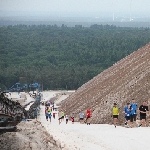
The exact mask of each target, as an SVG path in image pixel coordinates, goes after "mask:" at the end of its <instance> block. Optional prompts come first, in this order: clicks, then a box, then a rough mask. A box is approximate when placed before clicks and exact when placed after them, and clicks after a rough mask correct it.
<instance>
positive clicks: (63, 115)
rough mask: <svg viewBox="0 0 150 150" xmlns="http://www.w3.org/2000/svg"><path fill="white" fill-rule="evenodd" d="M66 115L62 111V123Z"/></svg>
mask: <svg viewBox="0 0 150 150" xmlns="http://www.w3.org/2000/svg"><path fill="white" fill-rule="evenodd" d="M64 117H65V113H64V112H63V111H62V118H61V119H62V121H64Z"/></svg>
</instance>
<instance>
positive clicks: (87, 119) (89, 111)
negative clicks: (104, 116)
mask: <svg viewBox="0 0 150 150" xmlns="http://www.w3.org/2000/svg"><path fill="white" fill-rule="evenodd" d="M91 116H92V112H91V110H90V108H88V109H87V110H86V120H85V123H87V125H90V123H91Z"/></svg>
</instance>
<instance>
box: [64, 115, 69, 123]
mask: <svg viewBox="0 0 150 150" xmlns="http://www.w3.org/2000/svg"><path fill="white" fill-rule="evenodd" d="M65 118H66V124H67V123H68V119H69V117H68V115H66V116H65Z"/></svg>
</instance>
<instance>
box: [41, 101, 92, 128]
mask: <svg viewBox="0 0 150 150" xmlns="http://www.w3.org/2000/svg"><path fill="white" fill-rule="evenodd" d="M43 105H45V116H46V120H47V121H48V120H49V122H51V118H53V119H55V116H56V114H57V116H58V122H59V124H61V122H62V121H64V120H65V122H66V124H67V123H68V121H69V120H70V121H71V122H72V124H74V121H75V115H74V113H72V115H70V116H68V115H67V114H66V115H65V113H64V112H63V111H62V110H58V111H57V110H55V107H54V103H51V102H50V101H47V102H46V103H45V104H43ZM91 116H92V112H91V110H90V109H87V110H86V112H85V113H84V112H80V113H79V117H78V118H79V122H80V123H81V124H84V123H86V124H87V125H90V122H91Z"/></svg>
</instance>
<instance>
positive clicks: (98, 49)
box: [0, 25, 150, 90]
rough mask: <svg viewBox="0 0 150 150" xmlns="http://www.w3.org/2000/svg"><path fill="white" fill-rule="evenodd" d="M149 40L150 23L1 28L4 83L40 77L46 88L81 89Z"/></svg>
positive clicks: (0, 70)
mask: <svg viewBox="0 0 150 150" xmlns="http://www.w3.org/2000/svg"><path fill="white" fill-rule="evenodd" d="M149 41H150V30H149V28H124V27H116V26H109V25H92V26H91V27H90V28H85V27H82V26H75V27H66V26H64V25H62V27H58V26H56V25H54V26H51V25H38V26H35V25H31V26H27V25H16V26H4V27H0V86H1V87H2V88H3V89H6V88H9V87H10V86H12V85H13V84H14V83H16V82H18V81H20V82H22V83H33V82H39V83H41V84H43V85H44V89H68V90H69V89H77V88H78V87H80V86H81V85H82V84H84V83H85V82H87V81H89V80H90V79H91V78H93V77H94V76H96V75H97V74H99V73H100V72H102V71H103V70H104V69H106V68H108V67H110V66H111V65H112V64H114V63H115V62H117V61H118V60H120V59H122V58H123V57H125V56H127V55H129V54H130V53H132V52H133V51H135V50H137V49H138V48H140V47H142V46H144V45H145V44H147V43H148V42H149Z"/></svg>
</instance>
